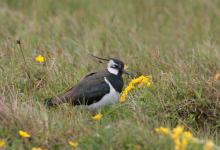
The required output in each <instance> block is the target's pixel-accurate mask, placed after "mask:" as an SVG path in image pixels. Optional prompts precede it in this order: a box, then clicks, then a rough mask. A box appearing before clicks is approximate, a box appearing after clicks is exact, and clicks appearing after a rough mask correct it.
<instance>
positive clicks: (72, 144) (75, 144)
mask: <svg viewBox="0 0 220 150" xmlns="http://www.w3.org/2000/svg"><path fill="white" fill-rule="evenodd" d="M68 143H69V145H70V146H72V147H73V148H77V147H78V146H79V143H78V142H76V141H68Z"/></svg>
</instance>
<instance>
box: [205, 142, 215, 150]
mask: <svg viewBox="0 0 220 150" xmlns="http://www.w3.org/2000/svg"><path fill="white" fill-rule="evenodd" d="M213 147H214V143H213V142H212V141H211V140H208V141H207V142H206V143H205V145H204V150H212V149H213Z"/></svg>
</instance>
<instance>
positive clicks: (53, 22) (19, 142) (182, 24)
mask: <svg viewBox="0 0 220 150" xmlns="http://www.w3.org/2000/svg"><path fill="white" fill-rule="evenodd" d="M0 1H1V5H0V139H1V138H3V139H5V140H6V146H5V149H10V150H11V149H12V150H17V149H31V148H32V147H34V146H37V147H38V146H40V147H43V148H47V149H52V150H57V149H62V150H63V149H71V147H70V145H69V144H68V140H74V141H77V142H78V143H79V146H78V149H82V150H87V149H88V150H96V149H100V150H104V149H131V150H139V149H146V150H157V149H158V150H169V149H174V144H173V143H172V141H170V139H168V138H163V137H160V136H158V134H157V133H155V131H154V128H156V127H159V126H165V127H169V128H174V127H176V126H177V125H183V126H184V127H185V129H187V130H189V131H190V132H192V133H193V135H194V136H196V137H198V138H200V139H204V140H206V139H211V140H213V142H214V143H215V144H217V145H220V101H219V100H220V80H215V79H214V76H215V75H216V74H217V73H220V38H219V35H220V28H219V25H220V1H218V0H212V1H208V0H0ZM17 39H20V40H21V44H22V48H23V52H24V56H25V58H26V62H27V66H26V65H25V63H24V61H23V58H22V53H21V51H20V49H19V45H18V44H16V40H17ZM90 53H92V54H95V55H98V56H103V57H116V58H120V59H122V60H123V61H124V62H125V63H126V64H128V66H129V68H128V70H129V71H130V72H132V73H134V74H135V75H137V76H139V75H152V77H153V85H152V87H151V88H140V89H135V90H133V91H131V92H130V94H129V96H128V97H127V99H126V102H125V103H122V104H120V103H118V104H116V105H114V106H110V107H106V108H103V109H102V110H100V111H101V113H102V114H103V118H102V119H101V120H100V121H93V120H92V119H91V116H93V115H94V114H93V113H92V112H89V111H87V110H84V109H82V108H80V107H72V106H70V105H62V106H60V107H57V108H52V109H47V108H45V107H44V99H46V98H48V97H52V96H54V95H56V94H57V93H61V92H63V91H65V90H66V89H68V88H69V87H71V86H72V85H74V84H76V83H77V82H78V81H79V80H80V79H81V77H82V76H84V75H85V74H87V73H88V72H91V71H96V70H97V68H99V69H102V68H104V67H105V65H102V64H100V63H97V62H96V61H94V59H93V58H91V57H90V56H89V55H88V54H90ZM38 54H41V55H42V56H44V57H45V64H40V63H37V62H36V61H35V57H36V56H37V55H38ZM27 73H28V74H30V79H29V78H28V76H27ZM124 79H125V83H126V84H125V86H126V85H127V84H128V82H129V81H130V80H131V78H128V77H127V76H124ZM19 130H24V131H27V132H28V133H29V134H30V135H31V136H32V138H31V140H23V139H21V138H20V137H19V135H18V131H19ZM198 149H201V146H200V148H198Z"/></svg>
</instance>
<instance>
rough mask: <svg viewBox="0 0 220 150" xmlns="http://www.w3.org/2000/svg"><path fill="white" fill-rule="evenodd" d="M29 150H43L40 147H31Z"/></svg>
mask: <svg viewBox="0 0 220 150" xmlns="http://www.w3.org/2000/svg"><path fill="white" fill-rule="evenodd" d="M31 150H43V149H42V148H41V147H32V149H31Z"/></svg>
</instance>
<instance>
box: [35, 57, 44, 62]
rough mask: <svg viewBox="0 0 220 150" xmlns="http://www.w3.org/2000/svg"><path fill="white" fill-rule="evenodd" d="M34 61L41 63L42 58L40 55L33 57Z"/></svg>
mask: <svg viewBox="0 0 220 150" xmlns="http://www.w3.org/2000/svg"><path fill="white" fill-rule="evenodd" d="M35 61H36V62H39V63H42V62H44V57H43V56H42V55H38V56H37V57H35Z"/></svg>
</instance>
